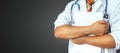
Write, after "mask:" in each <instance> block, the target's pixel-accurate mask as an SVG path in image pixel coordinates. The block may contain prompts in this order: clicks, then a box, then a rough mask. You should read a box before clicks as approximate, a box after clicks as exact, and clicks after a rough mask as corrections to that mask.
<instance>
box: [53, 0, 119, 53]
mask: <svg viewBox="0 0 120 53" xmlns="http://www.w3.org/2000/svg"><path fill="white" fill-rule="evenodd" d="M74 2H75V0H74V1H71V2H70V3H68V5H67V6H66V8H65V10H64V11H63V12H62V13H60V14H59V16H58V18H57V19H56V21H55V23H54V25H55V28H56V27H58V26H61V25H64V24H69V23H70V21H71V13H70V11H71V5H72V4H73V3H74ZM85 2H86V1H85V0H79V1H78V3H79V4H80V11H81V12H86V7H85V6H86V3H85ZM105 3H106V1H105V0H95V3H94V5H93V10H92V12H96V13H97V12H102V13H103V12H104V11H105V6H106V5H105ZM82 6H84V7H82ZM107 7H108V10H107V13H108V14H109V23H110V28H111V33H110V34H111V35H112V37H113V38H114V40H115V43H116V47H115V48H111V49H107V48H102V50H101V51H102V53H116V50H117V49H120V1H119V0H108V5H107ZM74 9H75V10H76V9H78V7H77V6H74ZM73 12H74V11H73ZM73 44H74V43H72V42H71V41H69V48H68V52H69V53H76V52H72V51H73V50H74V49H73V47H74V46H73ZM79 53H81V52H79Z"/></svg>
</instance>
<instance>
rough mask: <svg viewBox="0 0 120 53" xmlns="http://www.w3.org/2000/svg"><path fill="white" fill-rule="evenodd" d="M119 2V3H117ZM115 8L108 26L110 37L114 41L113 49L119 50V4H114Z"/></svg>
mask: <svg viewBox="0 0 120 53" xmlns="http://www.w3.org/2000/svg"><path fill="white" fill-rule="evenodd" d="M118 2H119V1H118ZM116 4H117V5H116V7H115V9H114V12H113V13H112V16H111V17H110V18H111V19H110V24H111V33H110V34H111V35H112V37H113V38H114V40H115V43H116V47H115V49H116V50H117V49H120V2H119V3H116Z"/></svg>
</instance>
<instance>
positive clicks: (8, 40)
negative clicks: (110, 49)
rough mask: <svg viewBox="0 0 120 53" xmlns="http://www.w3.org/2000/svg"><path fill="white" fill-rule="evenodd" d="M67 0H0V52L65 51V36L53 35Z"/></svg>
mask: <svg viewBox="0 0 120 53" xmlns="http://www.w3.org/2000/svg"><path fill="white" fill-rule="evenodd" d="M69 1H70V0H3V1H1V2H0V6H1V7H0V8H1V10H0V12H1V16H0V18H1V19H0V20H1V22H0V23H1V29H0V30H1V33H0V53H67V47H68V46H67V44H68V40H60V39H56V38H55V37H54V35H53V31H54V26H53V23H54V21H55V19H56V18H57V15H58V14H59V13H61V12H62V11H63V10H64V7H65V5H66V4H67V3H68V2H69ZM119 53H120V52H119Z"/></svg>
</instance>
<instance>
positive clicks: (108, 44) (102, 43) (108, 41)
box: [73, 34, 115, 48]
mask: <svg viewBox="0 0 120 53" xmlns="http://www.w3.org/2000/svg"><path fill="white" fill-rule="evenodd" d="M73 42H74V43H76V44H80V43H81V42H82V43H83V44H90V45H93V46H97V47H101V48H114V47H115V41H114V39H113V37H112V36H111V35H110V34H106V35H103V36H84V37H81V38H77V39H73Z"/></svg>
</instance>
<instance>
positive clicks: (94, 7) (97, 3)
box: [92, 0, 102, 12]
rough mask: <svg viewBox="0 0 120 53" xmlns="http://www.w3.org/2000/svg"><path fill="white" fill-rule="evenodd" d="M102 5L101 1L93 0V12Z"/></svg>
mask: <svg viewBox="0 0 120 53" xmlns="http://www.w3.org/2000/svg"><path fill="white" fill-rule="evenodd" d="M101 6H102V1H101V0H98V1H96V2H95V4H94V6H93V10H92V11H93V12H97V11H98V10H99V9H100V8H101Z"/></svg>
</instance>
